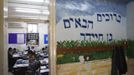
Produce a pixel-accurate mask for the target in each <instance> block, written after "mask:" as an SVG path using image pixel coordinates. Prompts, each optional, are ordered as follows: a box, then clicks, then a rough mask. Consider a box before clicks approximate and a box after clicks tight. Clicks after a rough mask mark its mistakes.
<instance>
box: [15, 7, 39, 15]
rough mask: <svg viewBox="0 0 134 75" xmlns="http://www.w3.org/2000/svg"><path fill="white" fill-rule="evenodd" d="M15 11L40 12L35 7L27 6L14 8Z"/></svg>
mask: <svg viewBox="0 0 134 75" xmlns="http://www.w3.org/2000/svg"><path fill="white" fill-rule="evenodd" d="M15 11H17V12H24V13H37V14H39V13H40V11H39V10H37V9H29V8H16V10H15Z"/></svg>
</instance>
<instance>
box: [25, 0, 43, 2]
mask: <svg viewBox="0 0 134 75" xmlns="http://www.w3.org/2000/svg"><path fill="white" fill-rule="evenodd" d="M27 1H30V2H44V0H27Z"/></svg>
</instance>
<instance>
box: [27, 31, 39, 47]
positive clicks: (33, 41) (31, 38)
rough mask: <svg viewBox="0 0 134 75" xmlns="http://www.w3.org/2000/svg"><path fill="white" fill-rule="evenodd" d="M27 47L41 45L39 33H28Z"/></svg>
mask: <svg viewBox="0 0 134 75" xmlns="http://www.w3.org/2000/svg"><path fill="white" fill-rule="evenodd" d="M27 45H39V33H27Z"/></svg>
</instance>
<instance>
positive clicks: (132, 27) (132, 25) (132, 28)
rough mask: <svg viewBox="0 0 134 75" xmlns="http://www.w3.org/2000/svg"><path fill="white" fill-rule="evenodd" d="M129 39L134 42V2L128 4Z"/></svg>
mask: <svg viewBox="0 0 134 75" xmlns="http://www.w3.org/2000/svg"><path fill="white" fill-rule="evenodd" d="M127 38H128V39H131V40H134V1H133V2H130V3H128V4H127Z"/></svg>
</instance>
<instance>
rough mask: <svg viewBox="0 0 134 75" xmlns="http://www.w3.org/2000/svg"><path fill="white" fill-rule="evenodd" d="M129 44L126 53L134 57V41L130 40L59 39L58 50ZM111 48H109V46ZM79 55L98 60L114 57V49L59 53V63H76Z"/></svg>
mask: <svg viewBox="0 0 134 75" xmlns="http://www.w3.org/2000/svg"><path fill="white" fill-rule="evenodd" d="M124 44H125V45H127V47H126V48H125V52H126V55H127V56H128V57H129V58H134V41H132V40H128V41H127V42H126V40H114V41H112V42H107V41H79V40H76V41H74V40H72V41H59V42H57V51H58V49H63V48H67V49H73V48H77V47H98V48H101V47H105V46H110V45H124ZM108 49H109V48H108ZM79 56H89V57H90V60H98V59H107V58H111V57H112V49H109V50H105V51H103V50H102V51H93V52H79V49H78V51H76V52H67V51H66V52H65V53H61V54H57V64H65V63H74V62H79Z"/></svg>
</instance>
